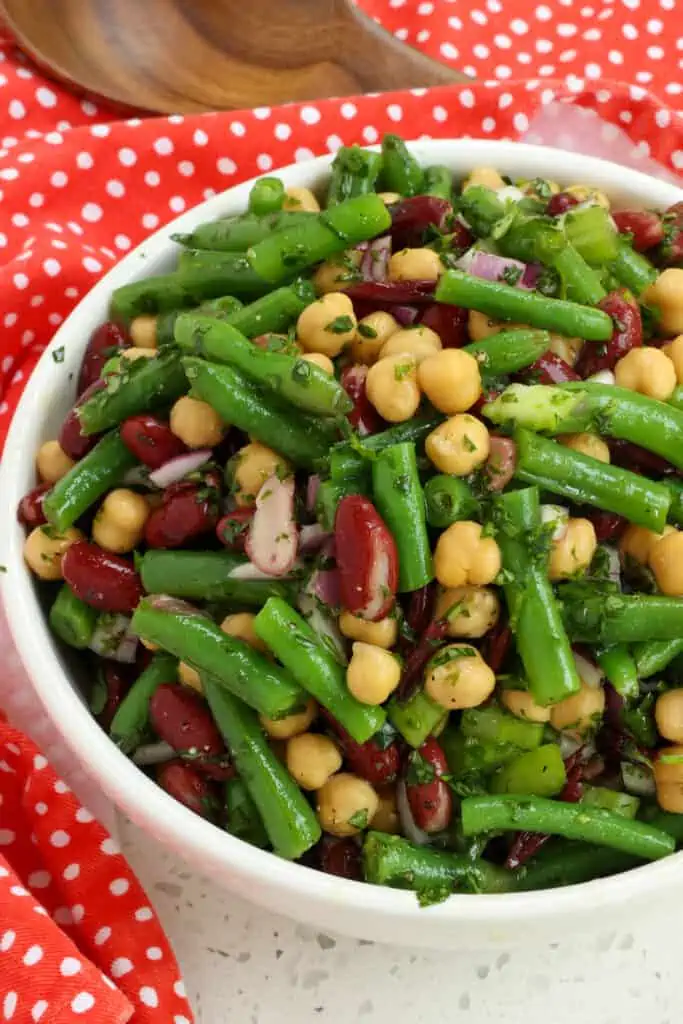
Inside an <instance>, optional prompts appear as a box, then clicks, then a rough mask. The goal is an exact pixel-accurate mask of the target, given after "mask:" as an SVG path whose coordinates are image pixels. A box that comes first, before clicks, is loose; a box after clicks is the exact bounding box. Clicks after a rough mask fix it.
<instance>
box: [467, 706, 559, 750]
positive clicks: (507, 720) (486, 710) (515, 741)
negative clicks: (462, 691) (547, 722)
mask: <svg viewBox="0 0 683 1024" xmlns="http://www.w3.org/2000/svg"><path fill="white" fill-rule="evenodd" d="M460 729H461V730H462V734H463V736H471V737H472V739H475V740H480V741H481V742H483V743H510V744H511V745H512V746H514V747H519V749H520V750H535V749H536V748H537V747H539V746H540V745H541V743H542V742H543V733H544V730H545V727H544V725H543V723H542V722H527V721H526V720H525V719H523V718H516V717H515V715H511V714H510V712H509V711H505V710H503V708H500V707H497V706H496V705H495V704H489V705H488V706H486V707H480V708H468V709H467V710H465V711H463V713H462V718H461V719H460Z"/></svg>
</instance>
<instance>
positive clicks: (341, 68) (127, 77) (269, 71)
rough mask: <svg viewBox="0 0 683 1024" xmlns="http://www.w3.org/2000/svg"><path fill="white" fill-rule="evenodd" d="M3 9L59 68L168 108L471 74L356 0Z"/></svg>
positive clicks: (29, 4)
mask: <svg viewBox="0 0 683 1024" xmlns="http://www.w3.org/2000/svg"><path fill="white" fill-rule="evenodd" d="M0 17H4V19H5V20H6V22H7V24H8V27H9V28H10V30H11V31H12V32H13V33H14V34H15V36H16V38H17V40H18V42H19V45H20V46H22V47H23V48H24V49H25V50H26V51H27V53H29V55H30V56H31V57H33V58H34V60H36V62H37V63H38V64H40V65H41V67H43V68H45V69H47V70H48V71H49V72H51V73H52V74H53V75H54V76H55V77H57V78H59V79H65V80H66V81H68V82H69V83H70V84H72V85H76V86H78V87H80V88H81V89H83V90H85V91H87V92H89V93H92V94H94V95H96V96H103V97H106V98H107V99H108V100H113V101H115V102H117V103H121V104H124V105H126V106H130V107H138V108H143V109H145V110H150V111H159V112H161V113H190V112H196V111H202V110H229V109H233V110H235V109H241V108H248V107H258V106H264V105H272V104H278V103H284V102H287V101H296V100H311V99H321V98H323V97H325V96H344V95H349V94H351V93H361V92H376V91H382V90H385V89H397V88H412V87H416V86H431V85H449V84H452V83H453V82H459V81H465V80H467V76H465V75H462V74H460V73H459V72H457V71H454V70H452V69H451V68H448V67H446V66H445V65H443V64H440V63H438V62H437V61H433V60H431V59H430V58H429V57H426V56H424V54H422V53H419V52H418V51H417V50H413V49H411V48H410V47H408V46H404V45H403V43H400V42H399V41H398V40H397V39H395V38H394V36H392V35H390V34H389V33H388V32H385V31H384V29H382V28H380V27H379V26H378V25H377V24H376V22H374V21H373V20H372V19H371V18H370V17H368V16H367V15H366V14H364V13H363V12H362V11H360V10H359V9H358V8H357V7H355V6H354V5H353V4H352V3H351V0H115V2H112V0H0Z"/></svg>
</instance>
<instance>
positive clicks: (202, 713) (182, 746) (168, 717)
mask: <svg viewBox="0 0 683 1024" xmlns="http://www.w3.org/2000/svg"><path fill="white" fill-rule="evenodd" d="M149 720H150V724H151V726H152V728H153V729H154V732H155V733H156V734H157V736H158V737H159V739H160V740H165V741H166V743H168V744H169V746H171V747H173V749H174V750H175V751H176V752H177V753H179V754H181V753H182V754H186V753H192V754H193V755H195V754H196V755H197V756H198V757H199V756H201V755H207V756H209V757H216V756H218V755H220V754H223V753H225V744H224V742H223V739H222V737H221V734H220V733H219V731H218V729H217V727H216V723H215V722H214V720H213V718H212V717H211V712H210V711H209V707H208V705H207V703H206V701H204V700H202V698H201V697H200V696H199V694H198V693H194V691H192V690H188V689H187V688H186V687H184V686H180V685H179V684H178V683H162V684H161V686H159V687H157V689H156V690H155V692H154V694H153V696H152V699H151V700H150V702H149Z"/></svg>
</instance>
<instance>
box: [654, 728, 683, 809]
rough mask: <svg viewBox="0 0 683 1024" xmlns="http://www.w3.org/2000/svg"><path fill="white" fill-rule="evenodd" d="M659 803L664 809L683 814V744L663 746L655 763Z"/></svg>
mask: <svg viewBox="0 0 683 1024" xmlns="http://www.w3.org/2000/svg"><path fill="white" fill-rule="evenodd" d="M653 773H654V777H655V786H656V787H657V803H658V804H659V806H660V807H661V809H662V810H663V811H669V813H671V814H683V746H681V745H680V744H676V745H675V746H673V747H662V749H661V750H660V751H659V752H658V757H657V759H656V760H655V763H654V765H653Z"/></svg>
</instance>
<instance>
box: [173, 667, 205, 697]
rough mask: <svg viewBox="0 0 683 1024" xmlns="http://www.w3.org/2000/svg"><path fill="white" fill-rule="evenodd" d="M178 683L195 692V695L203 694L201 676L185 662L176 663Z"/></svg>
mask: <svg viewBox="0 0 683 1024" xmlns="http://www.w3.org/2000/svg"><path fill="white" fill-rule="evenodd" d="M178 681H179V682H181V683H182V684H183V686H187V687H189V688H190V689H191V690H196V691H197V693H204V687H203V686H202V680H201V676H200V675H199V672H197V670H196V669H194V668H192V666H191V665H188V664H187V662H186V661H180V662H178Z"/></svg>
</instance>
